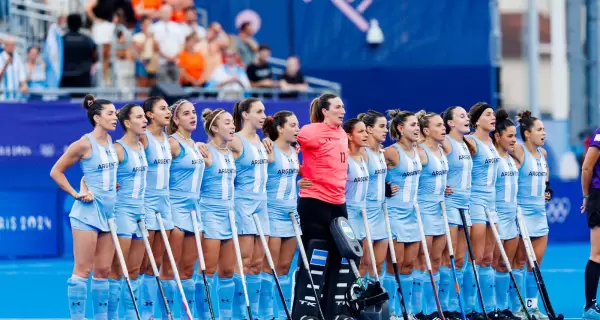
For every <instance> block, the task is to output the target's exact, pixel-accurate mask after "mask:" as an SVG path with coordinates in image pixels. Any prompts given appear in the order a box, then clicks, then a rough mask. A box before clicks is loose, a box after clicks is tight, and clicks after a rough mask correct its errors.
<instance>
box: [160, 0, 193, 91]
mask: <svg viewBox="0 0 600 320" xmlns="http://www.w3.org/2000/svg"><path fill="white" fill-rule="evenodd" d="M172 14H173V8H172V7H171V6H170V5H168V4H165V5H163V6H162V7H161V8H160V21H157V22H155V23H154V24H153V25H152V26H150V32H151V33H152V34H153V35H154V39H156V41H158V47H159V51H158V53H159V56H160V57H159V65H160V68H159V74H158V78H159V81H161V82H164V81H166V82H177V81H179V71H178V67H177V56H179V53H180V52H181V50H183V45H184V43H185V38H186V37H187V35H188V34H189V33H190V29H189V27H188V26H186V25H184V24H181V23H177V22H173V21H171V16H172Z"/></svg>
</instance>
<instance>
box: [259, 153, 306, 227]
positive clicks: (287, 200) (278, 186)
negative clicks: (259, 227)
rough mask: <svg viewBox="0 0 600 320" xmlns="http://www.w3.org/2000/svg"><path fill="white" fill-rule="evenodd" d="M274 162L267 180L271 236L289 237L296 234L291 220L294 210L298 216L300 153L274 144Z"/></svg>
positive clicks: (270, 166) (270, 165) (271, 164)
mask: <svg viewBox="0 0 600 320" xmlns="http://www.w3.org/2000/svg"><path fill="white" fill-rule="evenodd" d="M273 156H274V159H273V162H271V163H270V164H269V167H268V169H269V170H268V174H269V178H268V180H267V209H268V212H269V214H268V215H269V224H270V235H271V237H278V238H288V237H293V236H294V226H293V225H292V221H291V220H290V213H291V212H293V213H294V215H295V216H296V218H297V215H298V214H297V209H296V207H297V199H298V196H297V191H296V177H297V176H298V172H299V171H300V164H299V162H298V153H296V150H295V149H294V148H293V147H292V146H289V148H288V150H287V153H285V152H282V151H281V149H280V148H279V147H278V146H277V144H273Z"/></svg>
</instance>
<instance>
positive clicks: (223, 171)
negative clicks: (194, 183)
mask: <svg viewBox="0 0 600 320" xmlns="http://www.w3.org/2000/svg"><path fill="white" fill-rule="evenodd" d="M208 151H209V152H210V154H211V156H212V163H211V165H210V166H209V167H207V168H206V169H205V172H204V177H203V179H202V191H201V192H200V193H201V195H202V201H204V200H209V199H213V200H219V201H220V202H219V203H221V204H223V200H224V201H232V200H233V194H234V186H233V181H234V180H235V161H234V160H233V154H232V153H231V151H228V152H227V155H225V154H222V153H221V152H219V150H218V149H217V148H216V147H215V146H213V145H211V144H209V145H208Z"/></svg>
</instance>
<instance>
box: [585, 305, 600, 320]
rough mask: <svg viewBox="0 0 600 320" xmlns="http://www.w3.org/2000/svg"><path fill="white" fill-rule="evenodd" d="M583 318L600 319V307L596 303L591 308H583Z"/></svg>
mask: <svg viewBox="0 0 600 320" xmlns="http://www.w3.org/2000/svg"><path fill="white" fill-rule="evenodd" d="M583 320H600V307H598V305H597V304H595V303H594V304H593V305H592V306H591V307H589V308H583Z"/></svg>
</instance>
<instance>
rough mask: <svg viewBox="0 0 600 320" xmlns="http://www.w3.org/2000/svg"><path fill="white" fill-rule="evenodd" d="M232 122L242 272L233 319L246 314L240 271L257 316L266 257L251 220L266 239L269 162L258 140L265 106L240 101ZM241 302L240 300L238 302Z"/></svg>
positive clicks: (237, 279) (250, 100) (253, 100)
mask: <svg viewBox="0 0 600 320" xmlns="http://www.w3.org/2000/svg"><path fill="white" fill-rule="evenodd" d="M232 116H233V122H234V124H235V131H236V134H235V136H234V137H233V140H231V141H230V142H229V143H228V147H229V149H230V150H231V152H232V153H233V158H234V159H235V166H236V176H235V194H236V196H235V199H234V204H235V205H234V208H235V221H236V225H237V230H238V234H239V241H240V251H241V254H242V263H243V265H244V270H236V273H237V274H234V277H233V280H234V282H235V295H234V299H235V301H234V309H233V317H234V318H243V317H244V315H245V314H246V310H245V305H244V303H243V286H242V278H241V276H240V275H239V273H240V272H244V274H245V275H246V277H245V280H246V283H247V286H248V293H249V297H248V298H249V300H250V307H251V310H252V314H253V315H255V316H256V315H258V316H259V317H261V314H259V308H258V306H259V302H260V288H261V284H262V280H261V276H260V273H261V271H262V267H263V259H264V256H265V253H264V250H263V247H262V244H261V241H260V238H259V237H258V229H257V228H256V224H255V222H254V219H253V217H252V215H253V214H255V213H256V214H257V215H258V217H259V220H260V224H261V227H262V229H263V232H264V233H265V237H267V239H268V236H269V231H270V227H269V214H268V212H267V190H266V185H267V175H268V174H267V167H268V165H269V162H271V161H272V159H273V158H272V154H268V153H267V150H266V148H265V146H264V145H263V143H262V142H261V141H260V137H259V136H258V130H260V129H261V128H262V126H263V124H264V122H265V119H266V118H267V116H266V114H265V106H264V104H263V103H262V102H261V101H260V100H258V99H256V98H248V99H245V100H242V101H239V102H237V103H236V104H235V106H234V107H233V114H232ZM238 299H242V300H238Z"/></svg>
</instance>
